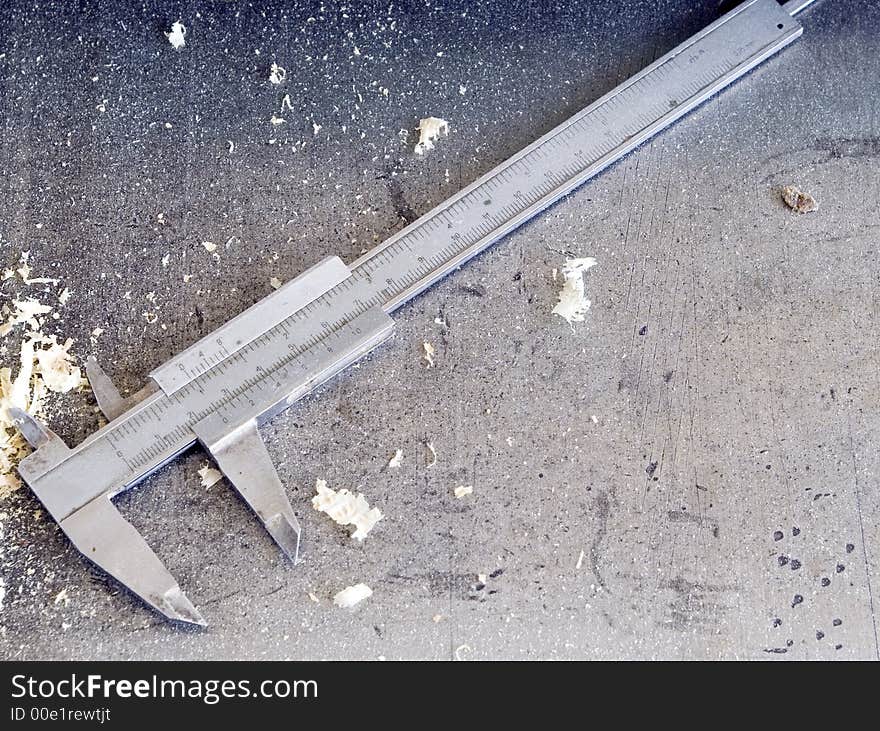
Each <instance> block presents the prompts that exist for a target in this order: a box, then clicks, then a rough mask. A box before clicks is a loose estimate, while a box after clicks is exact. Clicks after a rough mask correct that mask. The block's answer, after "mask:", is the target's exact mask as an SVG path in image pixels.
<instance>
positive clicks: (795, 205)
mask: <svg viewBox="0 0 880 731" xmlns="http://www.w3.org/2000/svg"><path fill="white" fill-rule="evenodd" d="M782 200H784V201H785V205H787V206H788V207H789V208H791V210H793V211H797V212H798V213H812V212H813V211H817V210H819V204H818V203H817V202H816V199H815V198H813V196H811V195H810V194H809V193H804V192H803V191H801V190H799V189H798V188H797V187H796V186H794V185H786V186H785V187H784V188H783V189H782Z"/></svg>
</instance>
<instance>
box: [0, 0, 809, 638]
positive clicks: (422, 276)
mask: <svg viewBox="0 0 880 731" xmlns="http://www.w3.org/2000/svg"><path fill="white" fill-rule="evenodd" d="M811 2H812V0H790V1H789V2H787V3H785V4H784V5H779V4H778V3H777V2H776V0H747V1H746V2H743V3H742V4H741V5H739V6H738V7H737V8H735V9H734V10H732V11H731V12H729V13H727V14H726V15H724V16H723V17H722V18H720V19H719V20H717V21H716V22H715V23H713V24H712V25H710V26H709V27H707V28H706V29H704V30H702V31H700V32H699V33H697V34H696V35H695V36H693V37H692V38H690V39H689V40H687V41H685V42H684V43H682V44H681V45H680V46H678V47H677V48H676V49H675V50H673V51H671V52H670V53H668V54H666V55H665V56H663V57H662V58H660V59H658V60H657V61H655V62H654V63H652V64H651V65H650V66H648V67H647V68H645V69H644V70H643V71H641V72H640V73H638V74H636V75H635V76H633V77H632V78H631V79H629V80H628V81H626V82H625V83H623V84H621V85H620V86H618V87H617V88H616V89H614V90H613V91H611V92H609V93H608V94H606V95H605V96H603V97H602V98H601V99H599V100H598V101H596V102H594V103H593V104H591V105H590V106H588V107H587V108H586V109H584V110H583V111H581V112H579V113H578V114H576V115H574V116H573V117H572V118H571V119H569V120H568V121H566V122H564V123H563V124H561V125H559V126H558V127H556V128H555V129H554V130H552V131H551V132H548V133H547V134H546V135H544V136H543V137H541V138H540V139H539V140H537V141H536V142H534V143H533V144H531V145H529V146H528V147H526V148H525V149H524V150H522V151H521V152H519V153H518V154H516V155H514V156H513V157H511V158H510V159H509V160H507V161H506V162H504V163H503V164H501V165H499V166H498V167H497V168H495V169H494V170H492V171H491V172H489V173H487V174H486V175H484V176H483V177H481V178H480V179H479V180H477V181H476V182H475V183H473V184H471V185H469V186H468V187H467V188H465V189H464V190H462V191H461V192H460V193H458V194H457V195H455V196H453V197H452V198H450V199H449V200H447V201H446V202H445V203H442V204H441V205H439V206H437V207H436V208H434V209H433V210H432V211H430V212H429V213H427V214H426V215H424V216H422V217H421V218H420V219H418V220H417V221H415V222H414V223H412V224H410V225H409V226H407V227H406V228H405V229H403V230H402V231H400V232H399V233H398V234H396V235H394V236H392V237H391V238H390V239H388V240H387V241H385V242H384V243H383V244H381V245H380V246H378V247H376V248H375V249H373V250H372V251H370V252H369V253H367V254H365V255H364V256H362V257H361V258H360V259H358V260H357V261H355V262H354V263H353V264H351V265H346V264H344V263H343V262H342V260H341V259H339V258H338V257H331V258H328V259H325V260H324V261H322V262H320V263H319V264H317V265H315V266H314V267H312V268H311V269H309V270H308V271H306V272H304V273H303V274H301V275H300V276H299V277H297V278H296V279H294V280H292V281H291V282H288V283H287V284H286V285H284V286H283V287H281V288H280V289H278V290H277V291H276V292H274V293H273V294H271V295H269V296H268V297H266V298H265V299H263V300H261V301H260V302H258V303H257V304H255V305H254V306H253V307H251V308H250V309H248V310H246V311H244V312H242V313H241V314H240V315H238V316H237V317H235V318H234V319H232V320H230V321H229V322H228V323H227V324H225V325H224V326H223V327H221V328H220V329H219V330H217V331H215V332H213V333H211V334H210V335H208V336H206V337H205V338H203V339H202V340H200V341H199V342H197V343H196V344H195V345H193V346H191V347H189V348H187V349H186V350H184V351H183V352H182V353H180V354H179V355H178V356H176V357H174V358H172V359H171V360H169V361H168V362H167V363H165V364H164V365H162V366H160V367H159V368H157V369H156V370H154V371H153V372H152V373H151V374H150V379H151V380H150V382H149V385H148V386H146V387H145V388H143V389H142V390H141V391H139V392H137V393H135V394H134V395H132V396H129V397H128V398H123V397H122V396H120V394H119V392H118V391H117V390H116V388H115V387H114V386H113V384H112V383H111V381H110V379H109V378H108V377H107V376H106V375H105V373H104V372H103V371H102V370H101V369H100V367H99V366H98V365H97V363H96V362H95V361H94V360H90V361H89V363H88V365H87V369H86V372H87V375H88V378H89V381H90V382H91V385H92V388H93V390H94V392H95V396H96V398H97V401H98V404H99V406H100V408H101V409H102V410H103V412H104V414H105V415H106V417H107V418H108V419H109V423H108V424H107V425H106V426H104V427H103V428H102V429H100V430H99V431H97V432H96V433H94V434H92V435H91V436H90V437H88V438H87V439H86V440H85V441H84V442H82V443H81V444H80V445H78V446H76V447H68V446H67V445H66V444H65V443H64V442H63V441H62V440H61V439H60V438H59V437H58V436H57V435H55V434H54V433H52V432H51V431H50V430H49V429H47V428H46V427H44V426H43V425H41V424H39V423H37V422H36V421H35V420H34V419H32V418H31V417H30V416H28V415H27V414H25V413H23V412H20V411H18V412H16V413H15V414H14V418H15V419H16V421H17V422H18V423H19V426H20V429H21V431H22V433H23V434H24V436H25V437H26V438H27V440H28V442H30V444H31V445H32V446H33V447H34V448H35V451H34V452H33V453H32V454H31V455H29V456H28V457H27V458H26V459H24V460H23V461H22V462H21V464H20V465H19V472H20V473H21V475H22V477H23V478H24V480H25V481H26V482H27V484H28V485H29V486H30V488H31V490H33V492H34V493H35V494H36V495H37V497H38V498H39V499H40V501H41V502H42V504H43V506H44V507H45V508H46V510H48V511H49V513H50V514H51V515H52V517H53V518H54V519H55V520H56V521H58V524H59V525H60V526H61V529H62V530H63V531H64V533H65V534H66V535H67V537H68V538H70V540H71V541H72V542H73V544H74V545H75V546H76V547H77V549H78V550H79V551H80V552H81V553H82V554H83V555H84V556H86V557H87V558H88V559H89V560H91V561H92V562H94V563H95V564H97V565H98V566H100V567H101V568H102V569H103V570H104V571H106V572H107V573H108V574H110V575H111V576H113V577H114V578H115V579H116V580H118V581H119V582H121V583H122V584H124V585H125V586H126V587H128V588H129V589H130V590H131V591H133V592H134V593H135V594H137V595H138V596H139V597H141V598H142V599H143V600H144V601H145V602H147V603H148V604H149V605H150V606H152V607H153V608H155V609H156V610H158V611H159V612H161V613H162V614H164V615H165V616H166V617H168V618H170V619H176V620H181V621H183V622H190V623H194V624H204V620H203V619H202V616H201V615H200V614H199V612H198V610H197V609H196V608H195V607H194V606H193V605H192V604H191V603H190V601H189V600H188V599H187V598H186V596H185V595H184V593H183V592H182V591H181V589H180V586H179V585H178V583H177V581H176V580H175V579H174V577H173V576H172V575H171V574H170V573H169V571H168V570H167V569H166V568H165V565H164V564H163V563H162V561H160V560H159V558H158V557H157V556H156V554H155V553H153V551H152V550H151V549H150V547H149V546H148V545H147V543H146V541H144V539H143V538H142V537H141V535H140V534H139V533H138V532H137V531H136V530H135V529H134V528H133V527H132V526H131V525H130V524H129V523H128V522H127V521H126V520H125V519H124V518H123V517H122V515H121V514H120V513H119V512H118V511H117V510H116V508H115V507H114V505H113V503H112V502H111V498H113V497H114V496H115V495H117V494H119V493H120V492H122V491H123V490H126V489H128V488H130V487H132V486H133V485H135V484H137V483H138V482H140V481H141V480H143V479H145V478H146V477H148V476H149V475H150V474H152V473H153V472H155V471H156V470H158V469H159V468H160V467H162V466H163V465H164V464H166V463H167V462H169V461H170V460H172V459H174V458H175V457H176V456H178V455H179V454H180V453H181V452H183V451H185V450H187V449H189V448H190V447H192V446H193V445H194V444H196V442H199V443H201V445H202V446H203V447H204V448H205V449H206V450H207V451H208V453H209V454H210V455H211V456H212V457H213V458H214V460H215V461H216V462H217V465H218V466H219V468H220V470H221V471H222V472H223V474H224V475H225V476H226V478H227V479H228V480H229V482H230V483H231V484H232V485H233V486H234V487H235V489H236V490H237V491H238V493H239V494H240V495H241V497H242V498H243V499H244V500H245V502H246V503H247V504H248V505H249V506H250V507H251V508H252V509H253V511H254V512H255V513H256V514H257V516H258V517H259V519H260V520H261V521H262V522H263V525H264V526H265V527H266V530H267V531H269V534H270V535H271V536H272V538H273V539H274V540H275V541H276V542H277V543H278V545H279V546H280V547H281V549H282V550H283V551H284V553H285V554H287V556H288V557H290V559H291V560H293V561H294V562H296V560H297V557H298V553H299V538H300V527H299V522H298V521H297V519H296V516H295V515H294V512H293V509H292V508H291V505H290V502H289V501H288V499H287V495H286V493H285V491H284V488H283V486H282V484H281V481H280V480H279V478H278V475H277V474H276V472H275V468H274V466H273V465H272V462H271V460H270V458H269V454H268V452H267V451H266V447H265V446H264V444H263V442H262V441H261V439H260V435H259V433H258V431H257V427H258V425H259V424H260V423H262V422H264V421H266V420H268V419H270V418H271V417H272V416H274V415H275V414H277V413H278V412H279V411H281V410H283V409H285V408H287V407H288V406H290V405H291V404H293V403H294V402H295V401H296V400H297V399H299V398H301V397H302V396H303V395H305V394H307V393H308V392H309V391H311V390H312V389H314V388H315V387H317V386H319V385H321V384H322V383H324V382H326V381H327V380H328V379H330V378H332V377H333V376H334V375H336V374H337V373H339V372H340V371H341V370H343V369H344V368H346V367H347V366H349V365H351V364H352V363H354V362H355V361H356V360H358V359H359V358H360V357H361V356H363V355H364V354H366V353H368V352H369V351H371V350H372V349H373V348H375V347H376V346H377V345H379V344H380V343H381V342H382V341H384V340H385V339H386V338H387V337H388V336H389V335H390V334H391V331H392V328H393V326H394V324H393V321H392V320H391V318H390V317H389V313H391V312H393V311H394V310H396V309H397V308H398V307H400V306H401V305H402V304H404V303H405V302H407V301H408V300H410V299H411V298H413V297H415V296H416V295H417V294H419V293H420V292H422V291H423V290H424V289H426V288H427V287H429V286H431V285H432V284H433V283H434V282H436V281H437V280H438V279H440V278H441V277H444V276H445V275H446V274H448V273H450V272H452V271H454V270H455V269H457V268H459V267H460V266H461V265H462V264H464V263H465V262H466V261H467V260H468V259H470V258H471V257H473V256H475V255H476V254H478V253H479V252H480V251H482V250H483V249H485V248H486V247H488V246H489V245H491V244H493V243H494V242H496V241H498V239H500V238H501V237H503V236H504V235H506V234H507V233H509V232H510V231H512V230H514V229H515V228H517V227H518V226H520V225H521V224H523V223H524V222H525V221H528V220H529V219H530V218H532V217H533V216H535V215H536V214H538V213H539V212H541V211H542V210H543V209H545V208H547V206H549V205H550V204H552V203H553V202H555V201H556V200H558V199H559V198H561V197H562V196H564V195H566V194H567V193H569V192H570V191H571V190H573V189H574V188H576V187H577V186H579V185H581V184H582V183H583V182H584V181H586V180H589V179H590V178H592V177H593V176H595V175H597V174H598V173H599V172H601V171H602V170H604V169H605V168H606V167H608V166H609V165H611V164H612V163H613V162H615V161H616V160H618V159H620V158H621V157H623V156H624V155H626V154H627V153H629V152H630V151H632V150H633V149H634V148H636V147H637V146H638V145H640V144H641V143H642V142H644V141H645V140H647V139H649V138H650V137H652V136H653V135H655V134H656V133H657V132H659V131H660V130H662V129H664V128H666V127H668V126H669V125H670V124H672V123H673V122H675V121H676V120H677V119H679V118H680V117H682V116H684V115H685V114H686V113H687V112H689V111H690V110H692V109H694V107H696V106H697V105H699V104H701V103H702V102H704V101H705V100H707V99H708V98H709V97H711V96H713V95H714V94H715V93H717V92H718V91H720V90H721V89H723V88H725V87H726V86H728V85H730V84H731V83H733V82H734V81H736V80H737V79H739V78H740V77H741V76H743V75H744V74H746V73H747V72H748V71H750V70H751V69H753V68H754V67H755V66H757V65H758V64H760V63H761V62H762V61H764V60H765V59H767V58H769V57H770V56H772V55H774V54H775V53H776V52H777V51H779V50H780V49H782V48H784V47H785V46H787V45H788V44H789V43H791V42H792V41H794V40H795V39H796V38H798V37H799V36H800V35H801V33H802V32H803V29H802V27H801V25H800V24H799V23H798V22H797V21H795V20H793V16H795V15H796V14H798V13H799V12H800V11H801V10H803V9H804V8H805V7H806V6H807V5H809V4H810V3H811Z"/></svg>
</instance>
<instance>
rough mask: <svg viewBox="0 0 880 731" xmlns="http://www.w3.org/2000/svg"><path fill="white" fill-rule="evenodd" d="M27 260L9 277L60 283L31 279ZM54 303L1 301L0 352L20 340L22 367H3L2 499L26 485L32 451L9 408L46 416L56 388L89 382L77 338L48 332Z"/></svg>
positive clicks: (27, 281) (0, 379) (27, 282)
mask: <svg viewBox="0 0 880 731" xmlns="http://www.w3.org/2000/svg"><path fill="white" fill-rule="evenodd" d="M21 263H22V266H21V267H19V269H18V270H17V272H14V273H13V276H7V274H8V273H9V271H10V270H7V272H5V273H4V275H3V281H4V282H5V281H7V280H10V279H15V274H16V273H17V274H18V276H19V277H20V279H21V282H22V283H23V284H25V285H31V284H35V283H40V284H47V283H49V284H55V283H56V280H52V279H48V278H45V277H43V278H35V279H31V278H30V267H29V266H28V264H27V254H26V253H25V254H23V255H22V260H21ZM64 291H65V292H66V291H67V290H64ZM61 294H62V295H63V294H64V292H62V293H61ZM59 300H61V297H60V296H59ZM64 300H65V301H66V298H64ZM62 304H63V302H62ZM54 309H55V308H54V306H52V305H46V304H43V303H41V302H40V301H39V300H37V299H34V298H33V297H22V298H21V299H11V300H9V301H8V302H4V303H3V304H2V305H0V338H3V341H2V342H0V352H2V353H4V354H6V353H8V352H9V351H10V349H13V348H15V347H16V345H14V343H17V344H18V345H17V347H18V357H17V358H14V360H15V361H17V363H18V372H17V373H14V372H13V369H12V368H0V499H3V498H5V497H7V496H8V495H9V493H11V492H12V491H13V490H16V489H18V488H19V487H20V486H21V480H20V478H19V477H18V474H17V472H16V468H17V466H18V463H19V462H20V461H21V460H22V459H23V458H24V457H26V456H27V455H28V454H29V453H30V451H31V450H30V446H29V445H28V443H27V442H26V441H25V439H24V437H22V435H21V433H20V432H19V431H18V428H17V427H16V426H15V423H14V422H13V420H12V417H11V416H10V415H9V409H10V408H11V407H17V408H19V409H21V410H22V411H26V412H27V413H28V414H30V415H31V416H33V417H35V418H37V419H42V418H44V417H45V416H46V415H47V406H48V402H49V396H50V394H51V393H67V392H68V391H72V390H73V389H75V388H79V387H80V386H82V385H85V384H86V383H87V381H86V380H85V379H84V378H83V376H82V371H81V370H80V368H79V366H77V365H76V364H75V362H74V361H73V357H72V355H71V353H70V348H71V346H72V345H73V340H72V339H67V340H65V341H64V342H61V341H59V339H58V337H57V336H56V335H53V334H48V333H46V332H44V327H45V326H46V322H47V320H48V319H50V316H52V315H54V316H56V317H57V313H54V312H53V311H54Z"/></svg>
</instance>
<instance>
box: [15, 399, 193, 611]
mask: <svg viewBox="0 0 880 731" xmlns="http://www.w3.org/2000/svg"><path fill="white" fill-rule="evenodd" d="M10 413H11V416H12V417H13V419H14V420H15V421H16V422H17V424H18V426H19V429H20V430H21V432H22V434H23V435H24V436H25V438H26V439H27V440H28V442H29V443H30V444H31V446H32V447H34V452H33V453H32V454H30V455H28V456H27V457H26V458H25V459H24V460H22V462H21V464H19V466H18V470H19V473H20V474H21V476H22V477H23V478H24V480H25V482H27V483H28V485H29V486H30V488H31V490H33V492H34V493H35V494H36V496H37V497H38V498H39V499H40V502H42V503H43V506H44V507H45V508H46V510H47V511H48V512H49V514H50V515H51V516H52V517H53V518H55V520H56V521H58V525H59V526H60V527H61V530H62V531H64V534H65V535H66V536H67V537H68V538H69V539H70V541H71V543H73V545H74V546H75V547H76V549H77V550H78V551H79V552H80V553H81V554H82V555H83V556H85V557H86V558H88V559H89V560H90V561H91V562H92V563H94V564H96V565H97V566H98V567H100V568H101V569H102V570H104V571H105V572H106V573H108V574H110V576H112V577H113V578H114V579H116V580H117V581H118V582H119V583H121V584H123V585H124V586H125V587H126V588H128V589H129V590H130V591H132V592H133V593H134V594H137V595H138V596H139V597H140V598H141V599H143V601H145V602H146V603H147V604H149V605H150V606H151V607H152V608H153V609H155V610H156V611H158V612H160V613H161V614H163V615H165V616H166V617H168V618H169V619H174V620H177V621H180V622H186V623H188V624H195V625H201V626H205V624H206V623H205V620H204V619H203V618H202V615H201V614H199V611H198V610H197V609H196V608H195V607H194V606H193V604H192V602H190V601H189V599H187V598H186V595H185V594H184V593H183V591H182V590H181V588H180V585H179V584H178V583H177V581H176V580H175V578H174V577H173V576H172V575H171V573H170V572H169V571H168V569H167V568H165V565H164V564H163V563H162V561H161V559H160V558H159V557H158V556H157V555H156V554H155V553H154V552H153V550H152V549H151V548H150V547H149V545H147V542H146V541H145V540H144V538H143V536H141V534H140V533H138V532H137V530H135V528H134V526H132V525H131V523H129V522H128V521H127V520H126V519H125V518H123V517H122V514H121V513H120V512H119V511H118V510H117V509H116V506H115V505H113V502H112V501H111V499H110V497H111V496H112V495H115V494H116V493H118V492H119V486H116V485H114V486H111V487H108V488H107V489H106V490H105V491H103V492H101V493H99V494H98V495H97V496H96V497H93V498H91V499H90V500H88V501H87V502H86V503H84V504H82V505H80V506H78V507H77V508H76V509H75V510H73V511H70V510H68V509H67V507H66V506H65V505H64V504H63V502H62V497H63V491H64V489H65V487H68V486H67V485H66V484H64V483H63V482H61V481H58V480H53V470H54V469H55V468H56V467H57V466H58V465H60V464H61V463H62V462H64V461H65V460H66V459H67V458H68V457H69V456H70V454H71V452H72V450H71V449H70V447H68V446H67V445H66V444H65V443H64V442H63V441H62V439H61V438H60V437H59V436H58V435H57V434H55V433H54V432H52V431H51V430H49V429H47V428H46V427H44V426H43V425H42V424H40V423H39V422H37V421H36V420H35V419H34V418H33V417H31V416H30V415H29V414H26V413H25V412H23V411H20V410H18V409H11V410H10Z"/></svg>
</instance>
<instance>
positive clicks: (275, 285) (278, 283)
mask: <svg viewBox="0 0 880 731" xmlns="http://www.w3.org/2000/svg"><path fill="white" fill-rule="evenodd" d="M282 284H283V282H282V281H281V280H280V279H278V277H272V278H271V279H270V280H269V285H270V286H271V287H272V289H278V288H279V287H280V286H281V285H282Z"/></svg>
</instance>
